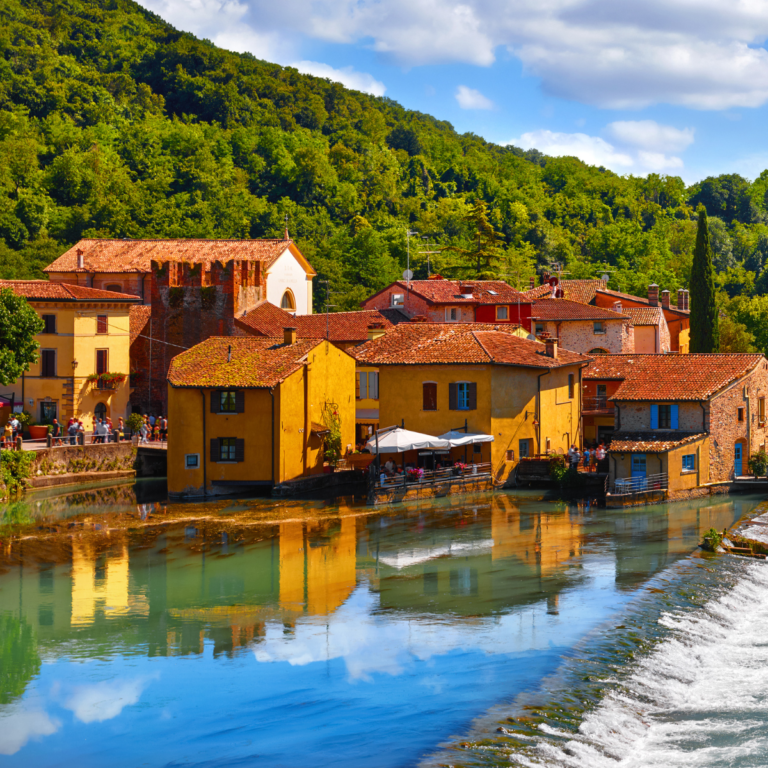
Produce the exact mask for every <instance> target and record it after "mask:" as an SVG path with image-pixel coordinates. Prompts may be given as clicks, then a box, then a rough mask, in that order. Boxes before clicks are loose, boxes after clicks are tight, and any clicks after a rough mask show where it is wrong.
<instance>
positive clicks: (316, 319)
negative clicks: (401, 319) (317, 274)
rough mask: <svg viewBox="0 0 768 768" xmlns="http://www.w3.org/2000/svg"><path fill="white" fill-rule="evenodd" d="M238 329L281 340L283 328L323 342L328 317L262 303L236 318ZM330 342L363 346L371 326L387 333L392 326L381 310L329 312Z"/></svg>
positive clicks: (299, 335)
mask: <svg viewBox="0 0 768 768" xmlns="http://www.w3.org/2000/svg"><path fill="white" fill-rule="evenodd" d="M235 322H236V323H237V324H238V325H240V326H241V327H242V328H244V329H245V330H247V331H250V332H251V333H255V334H257V335H260V336H281V337H282V335H283V329H284V328H296V330H297V335H298V337H299V338H300V339H324V338H325V336H326V317H325V315H324V314H319V315H296V316H295V317H294V316H293V315H291V314H289V313H288V312H286V311H285V310H282V309H280V308H279V307H276V306H275V305H274V304H270V303H269V302H268V301H262V302H260V303H259V304H258V305H257V306H256V307H255V308H254V309H252V310H251V311H250V312H249V313H248V314H247V315H245V316H244V317H240V318H237V320H236V321H235ZM327 323H328V327H327V331H328V338H329V340H330V341H338V342H345V341H352V342H360V341H367V340H368V326H369V325H371V324H372V323H381V324H382V325H383V326H384V329H385V330H387V329H389V328H393V327H394V326H393V324H392V323H391V322H390V321H389V320H388V319H387V318H386V317H385V316H384V315H383V314H382V313H381V312H379V311H378V310H375V309H372V310H362V311H360V312H330V313H329V314H328V319H327Z"/></svg>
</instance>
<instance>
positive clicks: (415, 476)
mask: <svg viewBox="0 0 768 768" xmlns="http://www.w3.org/2000/svg"><path fill="white" fill-rule="evenodd" d="M406 476H407V478H408V482H409V483H419V482H421V478H422V477H424V470H423V469H422V468H421V467H412V468H411V469H408V470H406Z"/></svg>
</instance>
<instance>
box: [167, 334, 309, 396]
mask: <svg viewBox="0 0 768 768" xmlns="http://www.w3.org/2000/svg"><path fill="white" fill-rule="evenodd" d="M321 343H322V342H321V341H320V340H319V339H300V340H299V341H297V342H296V343H295V344H284V343H283V339H282V337H280V338H279V339H275V338H266V337H263V336H213V337H211V338H210V339H207V340H206V341H203V342H201V343H200V344H197V345H195V346H194V347H192V349H189V350H187V351H186V352H182V353H181V354H180V355H177V356H176V357H174V358H173V360H172V361H171V367H170V369H169V371H168V383H169V384H171V385H172V386H174V387H236V388H243V389H259V388H264V387H274V386H275V385H277V384H279V383H280V382H281V381H283V380H284V379H285V378H287V377H288V376H290V375H291V374H292V373H293V372H294V371H297V370H298V369H299V368H301V366H302V364H303V361H304V358H305V357H306V355H307V354H308V353H309V352H310V351H311V350H312V349H314V348H315V347H316V346H317V345H318V344H321ZM230 347H231V348H232V355H231V359H230V362H227V356H228V354H229V348H230Z"/></svg>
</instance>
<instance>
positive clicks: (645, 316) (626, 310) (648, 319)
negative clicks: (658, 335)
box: [621, 307, 664, 326]
mask: <svg viewBox="0 0 768 768" xmlns="http://www.w3.org/2000/svg"><path fill="white" fill-rule="evenodd" d="M621 314H622V315H629V316H630V318H631V319H632V325H653V326H656V325H659V324H660V323H661V321H662V319H663V318H664V313H663V312H662V311H661V307H622V308H621Z"/></svg>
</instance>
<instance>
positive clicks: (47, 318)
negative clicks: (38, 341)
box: [43, 315, 56, 333]
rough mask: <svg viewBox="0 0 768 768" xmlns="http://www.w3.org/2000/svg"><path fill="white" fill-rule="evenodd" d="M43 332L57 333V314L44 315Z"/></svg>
mask: <svg viewBox="0 0 768 768" xmlns="http://www.w3.org/2000/svg"><path fill="white" fill-rule="evenodd" d="M43 323H45V327H44V328H43V333H56V315H43Z"/></svg>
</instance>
